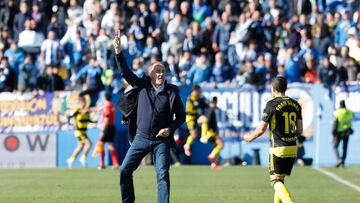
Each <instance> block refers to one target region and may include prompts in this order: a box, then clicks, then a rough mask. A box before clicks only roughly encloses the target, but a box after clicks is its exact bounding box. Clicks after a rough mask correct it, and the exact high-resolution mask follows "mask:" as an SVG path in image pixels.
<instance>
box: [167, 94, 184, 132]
mask: <svg viewBox="0 0 360 203" xmlns="http://www.w3.org/2000/svg"><path fill="white" fill-rule="evenodd" d="M172 109H173V113H174V114H175V120H173V121H172V122H171V124H170V126H169V127H170V130H171V133H174V132H175V130H176V129H178V128H179V127H180V126H181V125H182V124H183V123H184V122H185V115H186V114H185V110H184V104H183V102H182V101H181V98H180V95H179V94H178V93H177V94H176V97H175V100H174V105H173V108H172Z"/></svg>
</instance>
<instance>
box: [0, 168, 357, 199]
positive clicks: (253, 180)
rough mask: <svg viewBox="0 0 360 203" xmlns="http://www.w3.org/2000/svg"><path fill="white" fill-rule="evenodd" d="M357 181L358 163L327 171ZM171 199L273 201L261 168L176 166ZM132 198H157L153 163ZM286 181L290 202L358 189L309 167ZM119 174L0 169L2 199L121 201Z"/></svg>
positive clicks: (139, 175)
mask: <svg viewBox="0 0 360 203" xmlns="http://www.w3.org/2000/svg"><path fill="white" fill-rule="evenodd" d="M326 170H328V171H331V172H333V173H336V174H337V175H339V176H340V177H341V178H343V179H346V180H348V181H350V182H352V183H354V184H356V185H358V186H359V184H360V167H350V168H345V169H337V170H334V169H326ZM170 173H171V202H175V203H188V202H189V203H190V202H196V203H201V202H204V203H209V202H216V203H219V202H220V203H231V202H234V203H235V202H246V203H251V202H254V203H255V202H256V203H259V202H260V203H261V202H272V201H273V189H272V188H271V187H270V184H269V181H268V173H267V169H266V168H262V167H224V168H222V170H221V171H212V170H210V169H209V168H208V167H205V166H181V167H178V168H172V169H171V171H170ZM134 181H135V189H136V191H135V192H136V202H138V203H151V202H156V179H155V172H154V169H153V167H140V168H139V169H138V170H137V171H136V172H135V174H134ZM285 183H286V185H287V187H288V189H289V191H290V193H291V194H292V196H293V199H294V201H295V202H306V203H311V202H314V203H318V202H326V203H330V202H334V203H335V202H342V203H345V202H354V203H355V202H360V193H359V192H357V191H355V190H353V189H351V188H349V187H348V186H345V185H342V184H340V183H338V182H336V181H334V180H332V179H331V178H329V177H327V176H325V175H323V174H321V173H319V172H318V171H315V170H313V169H311V168H300V167H296V168H294V170H293V175H292V176H291V177H290V178H287V180H286V182H285ZM119 190H120V189H119V172H118V171H113V170H110V169H107V170H104V171H97V170H96V169H72V170H70V169H32V170H28V169H23V170H0V202H1V203H31V202H41V203H49V202H51V203H56V202H58V203H77V202H78V203H80V202H84V203H85V202H86V203H101V202H120V191H119Z"/></svg>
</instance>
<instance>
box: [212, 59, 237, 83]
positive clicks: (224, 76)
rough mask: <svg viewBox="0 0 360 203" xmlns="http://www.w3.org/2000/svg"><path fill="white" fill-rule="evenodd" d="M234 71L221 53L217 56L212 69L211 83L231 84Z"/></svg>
mask: <svg viewBox="0 0 360 203" xmlns="http://www.w3.org/2000/svg"><path fill="white" fill-rule="evenodd" d="M232 74H233V71H232V69H231V67H230V66H229V65H228V64H227V63H226V61H225V59H224V57H223V55H222V54H221V52H218V53H217V54H216V55H215V64H214V66H213V68H212V75H211V79H210V80H211V82H214V83H215V85H216V84H218V85H219V84H221V83H227V84H229V83H230V81H231V79H232Z"/></svg>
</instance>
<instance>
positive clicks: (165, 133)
mask: <svg viewBox="0 0 360 203" xmlns="http://www.w3.org/2000/svg"><path fill="white" fill-rule="evenodd" d="M169 135H170V128H163V129H161V130H160V131H159V133H158V134H157V135H156V137H163V138H167V137H168V136H169Z"/></svg>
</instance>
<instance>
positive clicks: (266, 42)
mask: <svg viewBox="0 0 360 203" xmlns="http://www.w3.org/2000/svg"><path fill="white" fill-rule="evenodd" d="M359 5H360V3H359V1H356V0H342V1H341V0H292V1H287V0H233V1H229V0H193V1H184V0H142V1H140V0H129V1H121V0H118V1H114V0H113V1H106V0H46V1H45V0H27V1H26V0H21V1H19V0H5V1H1V2H0V58H1V65H0V91H2V92H3V91H10V92H11V91H22V92H23V91H34V90H42V91H47V92H52V91H57V90H65V89H67V90H71V89H74V88H76V87H82V88H87V89H90V90H91V91H100V90H104V89H105V90H107V91H111V92H114V93H115V92H117V91H119V90H120V89H121V86H122V84H123V82H124V81H123V80H122V78H121V77H120V76H119V74H118V73H117V67H116V65H115V59H114V53H113V48H112V39H113V38H114V36H115V34H116V33H117V31H118V30H121V33H122V37H121V39H122V42H123V52H124V53H125V55H126V59H127V62H128V63H129V65H131V66H132V67H133V71H134V72H135V73H136V75H138V76H139V77H141V76H142V75H143V74H145V73H146V71H147V70H146V68H147V66H148V64H150V63H152V62H154V61H163V62H165V63H166V64H167V67H168V69H167V79H168V81H169V82H171V83H175V84H178V85H184V84H188V85H201V86H211V87H230V86H232V87H239V86H242V85H246V84H249V85H254V86H256V87H258V88H262V87H264V86H265V85H266V84H268V83H269V82H270V81H271V79H272V78H273V77H275V76H276V75H283V76H285V77H286V78H287V79H288V81H289V82H290V83H295V82H302V83H321V84H322V85H323V86H324V87H325V88H328V89H329V90H330V92H331V91H332V90H333V89H334V88H335V87H339V86H345V87H346V85H347V84H349V83H359V82H360V66H359V65H360V40H359V39H360V38H359V35H360V34H359V33H360V32H359V29H360V7H359Z"/></svg>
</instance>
